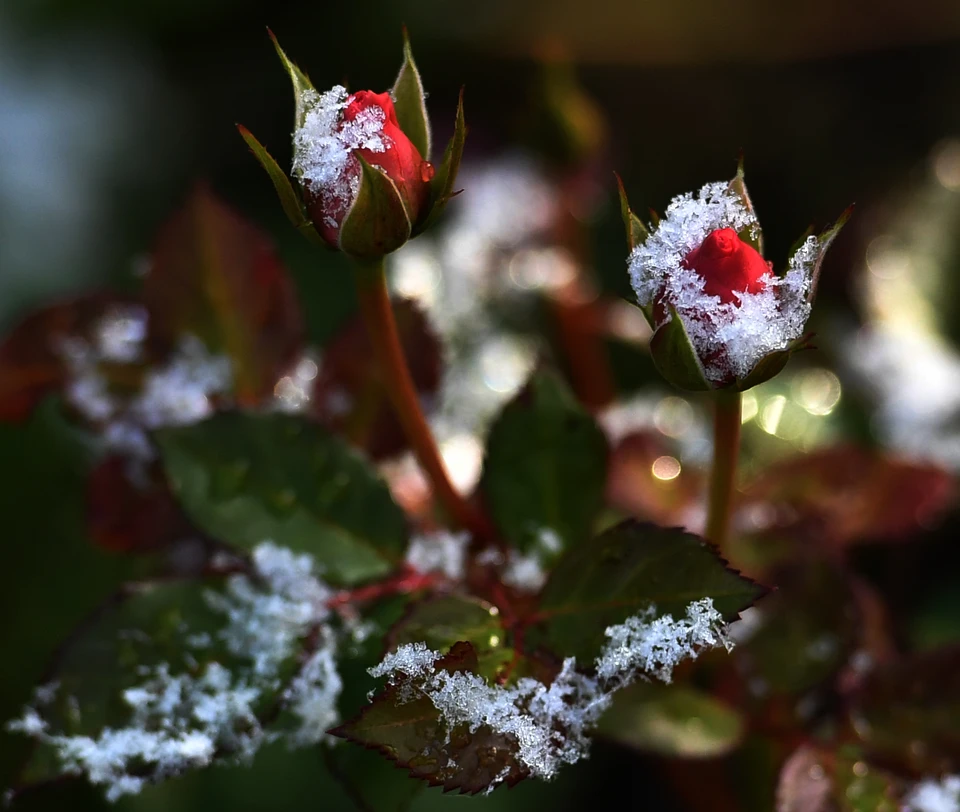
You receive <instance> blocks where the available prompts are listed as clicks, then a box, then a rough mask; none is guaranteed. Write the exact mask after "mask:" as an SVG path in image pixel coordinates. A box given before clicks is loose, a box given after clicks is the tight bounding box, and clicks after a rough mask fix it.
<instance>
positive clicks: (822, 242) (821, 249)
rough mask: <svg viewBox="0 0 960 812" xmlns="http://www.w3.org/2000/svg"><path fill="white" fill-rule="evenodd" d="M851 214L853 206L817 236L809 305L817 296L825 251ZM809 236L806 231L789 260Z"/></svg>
mask: <svg viewBox="0 0 960 812" xmlns="http://www.w3.org/2000/svg"><path fill="white" fill-rule="evenodd" d="M852 214H853V206H848V207H847V208H846V209H845V210H844V212H843V213H842V214H841V215H840V216H839V217H838V218H837V221H836V222H835V223H834V224H833V225H832V226H830V228H828V229H827V230H826V231H823V232H821V233H820V234H818V235H817V254H816V257H815V258H814V260H813V269H812V270H811V272H810V291H809V292H808V293H807V301H808V302H810V303H811V304H812V303H813V299H814V297H815V296H816V295H817V285H818V284H819V283H820V269H821V268H822V267H823V259H824V257H825V256H826V255H827V249H828V248H829V247H830V245H831V243H833V241H834V240H835V239H836V238H837V235H838V234H839V233H840V229H842V228H843V227H844V226H845V225H846V224H847V220H849V219H850V217H851V215H852ZM809 234H810V232H809V231H808V232H807V234H805V235H804V236H803V237H801V238H800V240H799V241H798V243H797V244H796V245H795V246H794V247H793V248H792V249H791V251H790V258H791V259H792V258H793V256H794V255H795V254H796V253H797V251H798V250H799V249H800V248H801V246H802V245H803V243H804V242H806V239H807V237H808V236H809Z"/></svg>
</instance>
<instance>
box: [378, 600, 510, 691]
mask: <svg viewBox="0 0 960 812" xmlns="http://www.w3.org/2000/svg"><path fill="white" fill-rule="evenodd" d="M506 639H507V638H506V632H505V631H504V629H503V626H502V625H501V623H500V613H499V611H498V610H497V607H495V606H493V605H491V604H489V603H487V602H486V601H482V600H479V599H478V598H467V597H462V596H459V595H440V596H437V597H432V598H427V599H425V600H422V601H418V602H417V603H414V604H411V605H410V607H409V609H408V610H407V612H406V614H404V616H403V617H402V618H400V620H399V621H398V622H397V623H396V624H395V625H394V626H393V628H391V629H390V632H389V633H388V635H387V641H388V645H389V648H390V650H391V651H393V650H395V649H397V648H399V647H400V646H402V645H404V644H405V643H421V642H422V643H426V644H427V648H430V649H433V650H434V651H439V652H441V653H446V652H447V651H449V650H450V649H451V648H453V646H454V645H455V644H456V643H458V642H467V643H470V644H471V645H472V646H473V648H474V651H476V654H477V659H478V663H479V665H478V672H477V673H479V674H482V675H483V676H485V677H487V678H488V679H492V678H494V677H496V676H497V673H498V671H499V670H500V669H501V668H502V667H503V666H505V665H506V664H507V663H508V662H509V661H510V660H511V659H512V657H513V650H512V649H510V648H507V647H506V646H505V645H504V644H505V642H506Z"/></svg>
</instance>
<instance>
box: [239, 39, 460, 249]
mask: <svg viewBox="0 0 960 812" xmlns="http://www.w3.org/2000/svg"><path fill="white" fill-rule="evenodd" d="M271 36H272V35H271ZM274 45H275V46H276V49H277V53H278V54H279V55H280V59H281V61H282V62H283V64H284V67H285V68H286V69H287V72H288V73H289V75H290V78H291V81H292V82H293V90H294V95H295V98H296V116H295V128H294V133H293V175H294V177H295V179H296V180H297V182H298V184H299V186H300V192H301V194H300V195H298V194H297V193H296V192H295V191H294V189H293V186H292V184H291V183H290V180H289V178H287V176H286V174H284V173H283V171H282V170H281V169H280V168H279V166H277V164H276V161H274V160H273V158H271V157H270V155H269V154H268V153H267V151H266V150H265V149H264V148H263V147H262V146H261V145H260V144H259V142H257V140H256V139H255V138H254V137H253V136H252V135H251V134H250V133H249V132H248V131H247V130H245V129H244V128H242V127H241V128H240V132H241V134H242V135H243V138H244V140H245V141H246V142H247V144H248V145H249V146H250V148H251V150H252V151H253V152H254V154H255V155H256V156H257V158H258V159H259V160H260V162H261V164H263V166H264V168H265V169H266V170H267V173H268V174H269V175H270V178H271V180H272V181H273V184H274V186H275V187H276V189H277V192H278V194H279V195H280V200H281V203H282V204H283V207H284V210H285V211H286V213H287V215H288V217H289V218H290V220H291V222H293V224H294V225H295V226H296V227H297V228H298V229H299V230H301V231H303V232H304V233H305V234H306V235H307V236H308V237H310V238H311V239H313V240H314V241H316V242H323V243H325V244H326V245H328V246H330V247H333V248H336V249H339V250H341V251H344V252H345V253H347V254H349V255H351V256H353V257H355V258H357V259H361V260H373V259H378V258H380V257H382V256H383V255H384V254H388V253H390V252H391V251H395V250H396V249H397V248H399V247H400V246H401V245H403V244H404V243H405V242H406V241H407V240H409V239H410V238H411V237H413V236H415V235H417V234H419V233H420V232H422V231H423V230H424V229H425V228H426V227H427V226H428V225H429V224H430V223H432V222H433V220H434V219H435V218H436V217H437V216H438V215H439V214H440V212H441V211H442V209H443V207H444V206H445V204H446V202H447V201H448V200H449V199H450V197H452V196H453V194H454V193H453V184H454V181H455V180H456V174H457V169H458V168H459V164H460V158H461V156H462V153H463V140H464V136H465V132H466V130H465V126H464V123H463V109H462V104H461V105H460V106H459V107H458V109H457V121H456V128H455V131H454V136H453V138H452V139H451V142H450V144H449V146H448V147H447V150H446V152H445V153H444V156H443V161H442V162H441V164H440V166H439V167H437V168H436V169H435V168H434V166H433V165H432V164H431V163H430V162H429V159H430V121H429V119H428V117H427V113H426V106H425V94H424V91H423V85H422V83H421V81H420V74H419V72H418V71H417V67H416V64H415V63H414V61H413V54H412V52H411V50H410V43H409V41H407V39H406V36H405V37H404V62H403V65H402V66H401V68H400V73H399V75H398V76H397V80H396V82H395V83H394V86H393V88H392V89H391V90H390V92H388V93H374V92H373V91H370V90H360V91H357V92H355V93H349V92H348V91H347V90H346V89H345V88H344V87H341V86H339V85H337V86H335V87H333V88H331V89H330V90H328V91H326V92H324V93H319V92H318V91H317V90H316V89H314V87H313V85H312V84H311V82H310V80H309V78H307V76H306V74H305V73H303V72H302V71H301V70H300V69H299V68H298V67H297V66H296V65H294V64H293V63H292V62H291V61H290V60H289V59H288V58H287V56H286V54H284V52H283V51H282V50H281V48H280V46H279V45H278V44H277V42H276V40H275V39H274Z"/></svg>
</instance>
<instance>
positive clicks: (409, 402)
mask: <svg viewBox="0 0 960 812" xmlns="http://www.w3.org/2000/svg"><path fill="white" fill-rule="evenodd" d="M356 279H357V293H358V295H359V301H360V311H361V313H362V314H363V319H364V322H365V324H366V328H367V335H368V337H369V338H370V343H371V344H372V345H373V351H374V355H375V356H376V358H377V360H378V362H379V364H380V371H381V374H382V375H383V380H384V384H385V386H386V388H387V393H388V394H389V396H390V400H391V402H392V403H393V408H394V410H395V411H396V414H397V418H398V419H399V421H400V425H401V426H402V427H403V430H404V433H405V434H406V437H407V441H408V442H409V443H410V446H411V448H412V449H413V453H414V454H415V455H416V458H417V461H418V462H419V463H420V466H421V468H423V471H424V473H425V474H426V476H427V479H428V480H429V481H430V484H431V485H432V487H433V492H434V493H435V494H436V497H437V500H438V501H439V502H440V504H441V505H443V507H444V508H445V509H446V511H447V512H448V513H449V515H450V518H451V519H452V520H453V521H454V522H455V523H456V524H457V525H459V526H460V527H463V528H465V529H467V530H470V531H471V532H472V533H473V534H474V535H475V536H478V537H485V538H489V537H490V536H492V532H491V528H490V525H489V524H488V522H487V521H486V518H485V517H484V516H483V515H482V514H481V513H479V511H477V510H476V509H475V508H474V507H473V506H472V505H471V504H470V503H469V502H467V500H466V499H464V498H463V496H462V495H461V494H460V493H459V492H458V491H457V489H456V488H454V486H453V483H452V482H451V481H450V477H449V475H448V474H447V469H446V467H445V466H444V464H443V459H442V458H441V457H440V452H439V450H438V449H437V444H436V442H435V441H434V439H433V434H432V433H431V432H430V427H429V425H428V424H427V421H426V418H425V417H424V416H423V411H422V410H421V408H420V399H419V397H418V396H417V390H416V387H415V386H414V383H413V378H412V377H411V375H410V368H409V367H408V366H407V360H406V357H405V356H404V353H403V346H402V345H401V343H400V335H399V333H398V332H397V323H396V320H395V319H394V316H393V307H392V306H391V304H390V294H389V292H388V291H387V281H386V277H385V276H384V270H383V260H382V259H381V260H377V261H376V262H373V263H369V264H358V265H357V266H356Z"/></svg>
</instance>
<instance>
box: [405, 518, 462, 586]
mask: <svg viewBox="0 0 960 812" xmlns="http://www.w3.org/2000/svg"><path fill="white" fill-rule="evenodd" d="M469 543H470V534H469V533H451V532H450V531H449V530H439V531H436V532H433V533H421V534H419V535H416V536H414V537H413V538H412V539H411V540H410V546H408V547H407V556H406V560H407V564H409V565H410V566H411V567H413V568H414V569H415V570H417V571H418V572H442V573H443V574H444V575H446V576H447V578H450V579H451V580H460V579H461V578H463V576H464V574H465V572H466V555H467V546H468V544H469Z"/></svg>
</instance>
